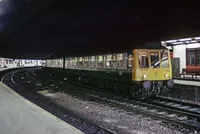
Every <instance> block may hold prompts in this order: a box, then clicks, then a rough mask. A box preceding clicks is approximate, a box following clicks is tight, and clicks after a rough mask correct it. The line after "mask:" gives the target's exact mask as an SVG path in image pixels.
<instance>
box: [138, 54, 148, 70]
mask: <svg viewBox="0 0 200 134" xmlns="http://www.w3.org/2000/svg"><path fill="white" fill-rule="evenodd" d="M138 58H139V66H140V68H149V62H148V53H147V52H138Z"/></svg>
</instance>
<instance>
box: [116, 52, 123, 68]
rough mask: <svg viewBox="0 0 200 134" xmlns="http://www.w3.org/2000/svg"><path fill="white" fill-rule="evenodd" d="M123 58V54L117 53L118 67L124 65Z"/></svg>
mask: <svg viewBox="0 0 200 134" xmlns="http://www.w3.org/2000/svg"><path fill="white" fill-rule="evenodd" d="M122 60H123V54H118V55H117V67H118V68H121V67H122Z"/></svg>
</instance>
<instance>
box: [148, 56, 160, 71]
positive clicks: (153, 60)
mask: <svg viewBox="0 0 200 134" xmlns="http://www.w3.org/2000/svg"><path fill="white" fill-rule="evenodd" d="M150 62H151V67H156V68H159V67H160V65H159V63H160V59H159V53H158V52H150ZM155 65H156V66H155Z"/></svg>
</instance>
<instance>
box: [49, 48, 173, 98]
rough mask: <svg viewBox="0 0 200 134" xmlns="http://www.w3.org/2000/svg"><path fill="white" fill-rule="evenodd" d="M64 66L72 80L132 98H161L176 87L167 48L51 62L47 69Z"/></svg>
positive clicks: (68, 58) (142, 49)
mask: <svg viewBox="0 0 200 134" xmlns="http://www.w3.org/2000/svg"><path fill="white" fill-rule="evenodd" d="M52 61H54V62H52ZM58 62H59V65H58V64H56V63H58ZM61 62H62V63H61ZM63 63H65V65H64V67H65V73H66V74H67V76H66V77H70V76H71V77H70V78H69V79H73V80H77V81H80V82H82V83H85V84H90V85H93V86H97V87H98V88H102V89H107V90H112V91H115V92H118V93H122V94H126V95H129V96H132V97H147V96H151V95H158V94H159V93H160V92H163V91H166V90H168V89H169V88H172V87H173V84H174V83H173V80H172V67H171V59H170V53H169V51H168V50H167V49H165V48H155V49H147V48H139V49H133V50H132V51H128V52H123V53H112V54H102V55H92V56H80V57H65V58H63V60H60V59H48V60H47V67H58V68H62V66H61V65H63ZM52 64H55V65H52ZM72 74H73V75H72Z"/></svg>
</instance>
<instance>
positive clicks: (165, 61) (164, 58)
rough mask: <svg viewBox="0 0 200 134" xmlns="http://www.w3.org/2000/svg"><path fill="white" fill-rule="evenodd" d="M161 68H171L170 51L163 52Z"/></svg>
mask: <svg viewBox="0 0 200 134" xmlns="http://www.w3.org/2000/svg"><path fill="white" fill-rule="evenodd" d="M160 67H161V68H169V59H168V51H164V52H161V63H160Z"/></svg>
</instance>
